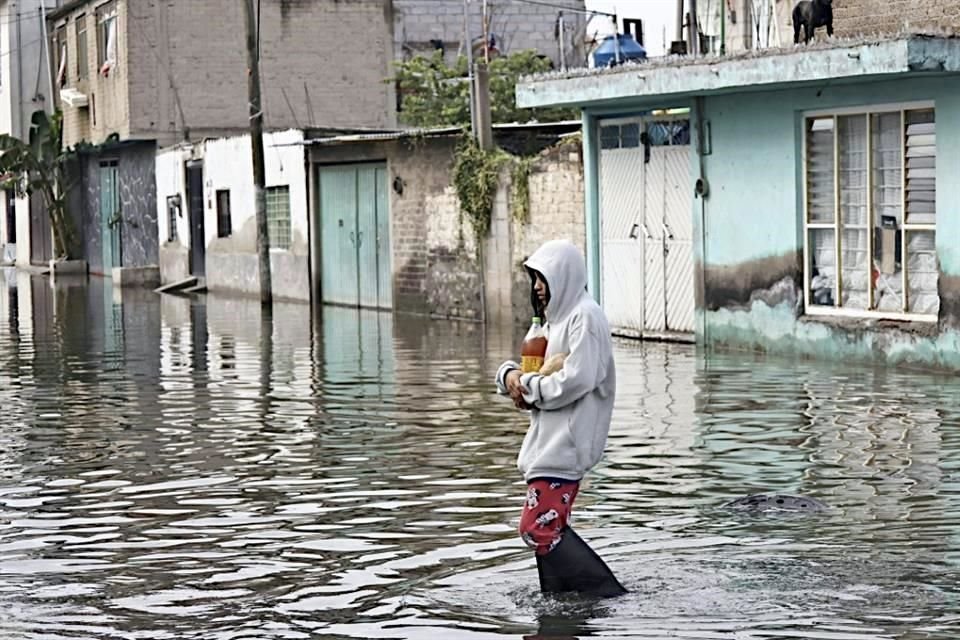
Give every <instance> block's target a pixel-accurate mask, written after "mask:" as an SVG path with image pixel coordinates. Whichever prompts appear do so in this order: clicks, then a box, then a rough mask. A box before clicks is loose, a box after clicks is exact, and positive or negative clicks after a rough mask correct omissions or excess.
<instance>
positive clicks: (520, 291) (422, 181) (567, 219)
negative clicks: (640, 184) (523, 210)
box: [390, 140, 586, 322]
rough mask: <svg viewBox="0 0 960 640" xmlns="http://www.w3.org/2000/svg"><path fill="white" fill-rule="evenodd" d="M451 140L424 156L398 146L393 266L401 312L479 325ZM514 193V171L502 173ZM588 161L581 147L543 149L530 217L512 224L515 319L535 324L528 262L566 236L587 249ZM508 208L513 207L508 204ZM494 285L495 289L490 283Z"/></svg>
mask: <svg viewBox="0 0 960 640" xmlns="http://www.w3.org/2000/svg"><path fill="white" fill-rule="evenodd" d="M453 151H454V142H453V141H441V140H431V141H428V142H426V143H424V144H423V146H422V148H421V149H419V150H418V151H410V150H406V149H405V148H404V145H398V147H397V152H396V153H395V154H394V155H392V157H391V160H390V168H391V175H392V176H393V175H401V176H402V177H403V179H404V181H405V183H406V185H405V188H404V193H403V196H402V197H401V196H397V195H396V194H394V197H393V200H392V202H391V216H392V220H393V223H392V224H393V233H394V238H393V247H394V248H393V264H394V282H395V291H396V292H397V294H398V308H400V309H406V310H409V311H418V312H424V313H429V314H431V315H434V316H440V317H455V318H467V319H472V320H477V319H479V318H480V314H481V300H482V298H481V288H480V263H479V262H478V261H477V259H476V255H477V253H476V243H475V241H474V238H473V231H472V229H471V227H470V224H469V222H468V221H467V220H464V219H462V217H461V215H460V203H459V200H458V198H457V196H456V192H455V191H454V190H453V187H451V186H450V185H451V182H452V168H453ZM503 180H504V186H505V191H506V193H507V194H509V193H510V192H511V189H510V187H511V185H510V173H509V171H505V172H504V174H503ZM583 198H584V194H583V163H582V158H581V155H580V148H579V144H578V143H570V144H562V145H560V146H558V147H554V148H552V149H549V150H547V151H545V152H543V153H542V154H541V155H540V158H539V160H538V161H537V162H536V163H535V164H534V167H533V169H532V172H531V175H530V218H529V220H528V221H527V222H519V221H517V220H515V219H513V217H512V215H511V223H510V225H509V231H508V233H509V243H510V247H511V250H510V268H511V270H512V274H511V275H512V280H513V290H512V295H511V298H512V300H511V303H512V307H513V309H512V314H511V315H512V316H513V318H514V319H516V320H517V321H520V322H522V321H529V316H530V297H529V295H530V282H529V279H528V278H527V276H526V275H525V273H524V271H523V269H522V264H523V261H524V260H525V259H526V258H527V257H528V256H529V255H530V254H532V253H533V252H534V251H535V250H536V249H537V247H539V246H540V245H541V244H542V243H544V242H546V241H547V240H553V239H557V238H565V239H568V240H570V241H572V242H574V243H575V244H577V245H578V246H579V247H581V249H583V247H584V244H585V237H586V230H585V226H584V208H583V202H584V200H583ZM507 207H509V208H510V211H511V212H512V207H511V204H510V202H509V200H508V201H507ZM488 286H490V285H489V284H488Z"/></svg>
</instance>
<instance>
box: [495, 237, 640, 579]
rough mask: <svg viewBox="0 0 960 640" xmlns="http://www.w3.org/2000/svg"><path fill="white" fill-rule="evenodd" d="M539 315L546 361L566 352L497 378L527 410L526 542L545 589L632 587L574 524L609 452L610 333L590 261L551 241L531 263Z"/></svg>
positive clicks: (523, 458) (512, 367)
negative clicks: (594, 294)
mask: <svg viewBox="0 0 960 640" xmlns="http://www.w3.org/2000/svg"><path fill="white" fill-rule="evenodd" d="M524 266H525V267H526V269H527V271H528V273H529V275H530V277H531V280H532V294H531V302H532V303H533V308H534V313H535V314H536V315H537V316H541V317H545V318H546V320H547V323H546V325H545V326H544V329H545V331H546V332H547V340H548V341H547V354H546V355H547V358H548V360H549V359H551V358H553V357H554V356H555V355H556V354H561V353H565V354H567V356H566V359H564V360H563V364H562V366H561V367H560V369H559V370H558V371H555V372H553V373H547V374H545V373H541V372H538V373H527V374H521V372H520V367H519V366H518V365H517V363H515V362H512V361H510V362H505V363H504V364H503V365H501V367H500V370H499V371H498V372H497V379H496V382H497V389H498V391H499V392H500V393H501V394H504V395H510V397H511V398H512V399H513V401H514V403H515V404H516V405H517V406H518V407H521V408H528V409H530V428H529V430H528V431H527V435H526V437H525V438H524V440H523V445H522V446H521V448H520V454H519V456H518V459H517V464H518V467H519V468H520V471H521V472H522V473H523V475H524V479H525V480H526V482H527V497H526V500H525V502H524V507H523V512H522V514H521V519H520V536H521V538H522V539H523V541H524V542H525V543H526V544H527V545H528V546H530V547H531V548H532V549H533V550H534V551H535V553H536V558H537V568H538V570H539V573H540V586H541V589H542V590H543V591H545V592H558V591H579V592H584V593H590V594H593V595H599V596H613V595H620V594H622V593H624V592H625V591H626V590H625V589H624V588H623V587H622V586H621V585H620V583H619V582H617V579H616V578H615V577H614V576H613V574H612V573H611V572H610V569H609V568H607V565H606V564H604V562H603V560H601V559H600V557H599V556H597V555H596V553H594V552H593V550H592V549H591V548H590V547H589V546H588V545H587V544H586V543H585V542H584V541H583V540H582V539H581V538H580V537H579V536H578V535H577V534H576V533H574V531H573V529H571V528H570V525H569V519H570V512H571V509H572V507H573V502H574V500H575V499H576V496H577V491H578V489H579V488H580V481H581V479H582V478H583V476H584V474H586V473H587V472H588V471H589V470H590V469H592V468H593V467H594V466H595V465H596V464H597V463H598V462H599V461H600V458H601V457H602V456H603V450H604V448H605V447H606V443H607V434H608V432H609V430H610V419H611V415H612V413H613V401H614V394H615V391H616V369H615V366H614V361H613V342H612V340H611V338H610V327H609V325H608V324H607V319H606V317H605V316H604V314H603V311H602V310H601V309H600V307H599V305H597V303H596V302H595V301H594V300H593V298H591V297H590V295H589V294H588V293H587V290H586V286H587V273H586V268H585V265H584V260H583V256H582V255H581V253H580V251H579V250H578V249H577V248H576V247H575V246H574V245H573V244H571V243H569V242H566V241H559V240H556V241H552V242H548V243H546V244H544V245H543V246H542V247H540V249H538V250H537V252H536V253H534V254H533V256H531V257H530V259H529V260H527V262H526V263H524Z"/></svg>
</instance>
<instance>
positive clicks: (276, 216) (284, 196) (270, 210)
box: [267, 186, 291, 250]
mask: <svg viewBox="0 0 960 640" xmlns="http://www.w3.org/2000/svg"><path fill="white" fill-rule="evenodd" d="M267 237H268V238H269V240H270V248H271V249H284V250H287V249H290V242H291V238H290V187H287V186H283V187H268V188H267Z"/></svg>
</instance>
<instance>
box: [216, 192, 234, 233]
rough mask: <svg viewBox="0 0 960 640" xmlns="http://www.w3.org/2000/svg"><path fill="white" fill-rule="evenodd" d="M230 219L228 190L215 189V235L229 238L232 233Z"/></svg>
mask: <svg viewBox="0 0 960 640" xmlns="http://www.w3.org/2000/svg"><path fill="white" fill-rule="evenodd" d="M231 224H232V223H231V221H230V190H229V189H221V190H219V191H217V237H218V238H229V237H230V236H231V235H232V234H233V227H232V226H231Z"/></svg>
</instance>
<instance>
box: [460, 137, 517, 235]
mask: <svg viewBox="0 0 960 640" xmlns="http://www.w3.org/2000/svg"><path fill="white" fill-rule="evenodd" d="M455 157H456V162H455V164H454V166H453V186H454V189H456V191H457V196H458V197H459V198H460V212H461V213H462V214H463V215H465V216H466V217H467V218H468V219H469V220H470V226H471V227H473V233H474V237H475V238H476V239H477V243H478V246H479V242H480V240H482V239H483V238H485V237H486V236H487V234H488V233H490V219H491V217H492V214H493V199H494V198H495V197H496V195H497V186H498V184H499V178H500V168H501V167H502V166H503V163H504V161H505V160H506V154H504V153H503V152H502V151H500V150H499V149H491V150H489V151H487V150H484V149H481V148H480V146H479V145H478V144H477V142H476V140H474V139H473V138H470V137H466V138H464V140H463V142H461V143H460V146H458V147H457V150H456V154H455Z"/></svg>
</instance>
